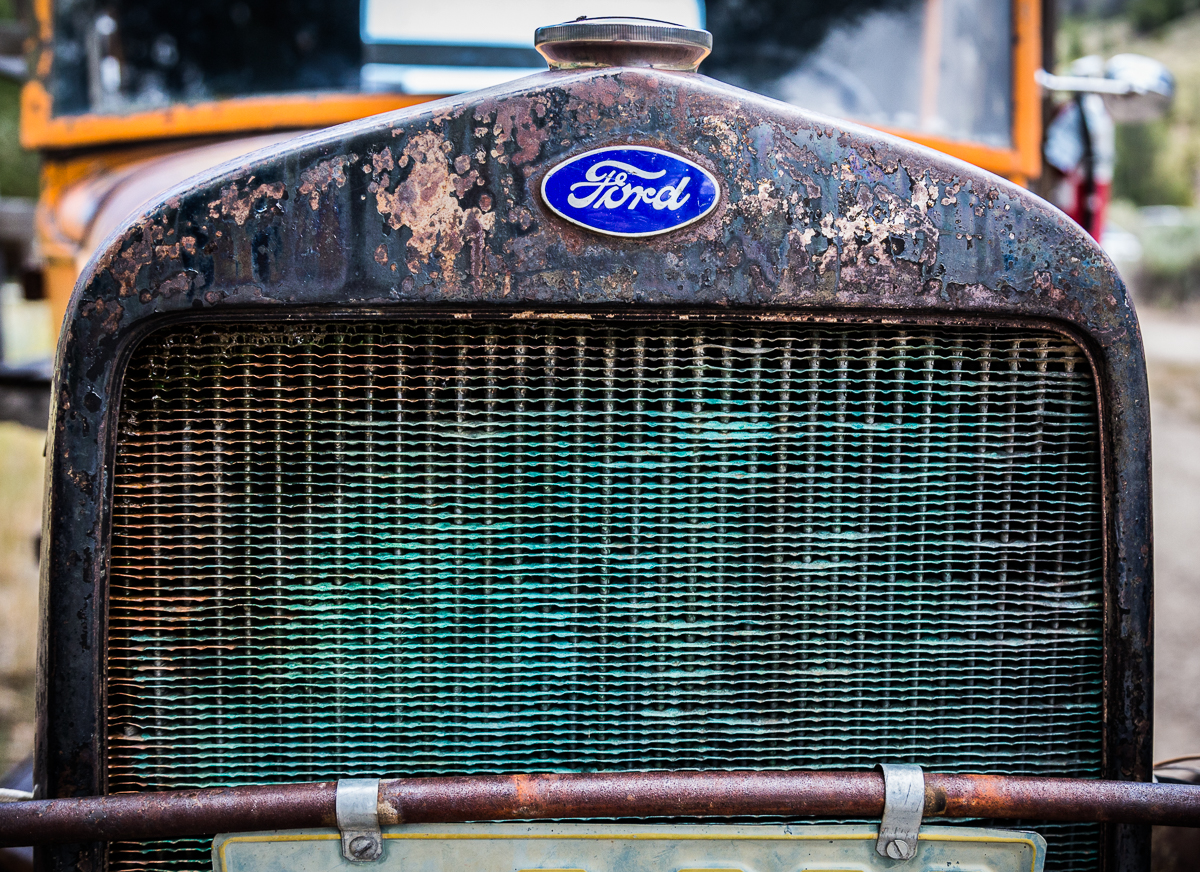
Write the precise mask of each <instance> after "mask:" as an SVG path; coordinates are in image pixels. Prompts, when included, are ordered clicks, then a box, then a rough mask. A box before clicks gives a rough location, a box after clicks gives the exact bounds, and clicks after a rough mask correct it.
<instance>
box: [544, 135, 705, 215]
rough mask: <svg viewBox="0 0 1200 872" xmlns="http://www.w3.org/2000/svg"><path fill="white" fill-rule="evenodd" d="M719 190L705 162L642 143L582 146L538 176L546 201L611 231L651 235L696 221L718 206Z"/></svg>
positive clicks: (565, 211) (557, 211) (557, 210)
mask: <svg viewBox="0 0 1200 872" xmlns="http://www.w3.org/2000/svg"><path fill="white" fill-rule="evenodd" d="M718 191H719V189H718V188H717V180H716V179H715V178H713V176H712V174H711V173H709V172H708V171H707V170H705V169H704V168H703V167H699V166H696V164H694V163H692V162H691V161H690V160H686V159H684V158H682V157H680V156H679V155H677V154H671V153H670V152H669V151H662V150H660V149H657V148H647V147H645V146H640V145H625V146H619V147H615V148H597V149H596V150H594V151H588V152H584V153H583V154H580V155H576V156H575V157H573V158H571V159H570V160H566V161H563V162H562V163H560V164H559V165H558V166H556V167H555V168H554V169H552V170H550V172H548V173H546V178H545V179H543V180H542V198H543V199H544V200H545V201H546V205H547V206H549V207H550V208H551V209H553V210H554V211H555V212H556V213H558V214H559V215H561V216H562V217H563V218H566V219H567V220H568V221H570V222H572V223H574V224H578V225H580V226H581V227H586V228H587V229H588V230H595V231H596V232H597V233H607V234H609V235H610V236H654V235H655V234H656V233H666V232H667V231H668V230H675V229H676V228H678V227H683V226H684V225H685V224H691V223H692V222H693V221H699V220H700V219H701V218H703V217H704V216H705V215H707V214H708V213H709V212H711V211H712V210H713V208H715V207H716V205H717V196H718Z"/></svg>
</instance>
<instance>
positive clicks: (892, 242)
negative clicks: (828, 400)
mask: <svg viewBox="0 0 1200 872" xmlns="http://www.w3.org/2000/svg"><path fill="white" fill-rule="evenodd" d="M617 144H638V145H650V146H654V147H658V148H664V149H667V150H670V151H674V152H677V153H679V154H682V155H684V156H686V157H688V158H689V159H690V160H692V161H695V162H696V163H699V164H700V165H702V166H704V167H706V168H707V169H708V170H709V171H710V172H713V173H714V175H716V176H717V177H718V178H720V179H721V180H722V182H723V184H722V199H721V202H720V203H719V205H718V206H717V208H716V210H714V212H713V213H712V214H711V215H710V216H709V217H708V218H707V219H706V220H704V221H702V222H699V223H697V224H695V225H692V226H689V227H686V228H684V229H681V230H680V231H678V232H675V233H670V234H666V235H664V236H661V237H656V238H651V239H646V240H634V241H630V240H621V239H617V238H612V237H602V236H598V235H596V234H592V233H590V232H588V231H586V230H583V229H581V228H577V227H573V226H571V225H569V224H567V223H566V222H564V221H561V219H558V218H557V217H555V216H553V215H552V214H551V213H550V212H549V210H548V209H546V208H545V206H544V205H543V204H542V202H541V200H540V198H539V196H538V194H537V191H538V187H539V185H540V181H541V177H542V176H543V174H544V173H545V172H547V171H548V170H549V169H550V168H551V167H552V166H553V165H554V164H555V163H556V162H558V161H559V160H561V159H563V158H565V157H567V156H570V155H572V154H575V153H577V152H580V151H584V150H587V149H591V148H595V147H598V146H603V145H617ZM326 306H335V307H338V308H339V309H342V310H361V311H363V312H364V314H366V313H368V312H370V313H376V314H377V313H395V314H397V315H399V314H403V313H404V311H406V310H407V309H408V308H409V307H413V308H418V307H422V308H424V307H434V308H445V307H452V308H455V309H458V310H464V309H478V310H483V311H488V312H497V311H503V312H511V313H517V312H524V311H529V312H537V311H539V310H542V311H544V310H546V309H554V310H556V311H559V312H564V311H570V310H576V311H579V310H583V309H585V308H587V307H591V306H637V307H639V308H644V309H649V310H658V309H661V310H664V311H665V310H668V309H674V308H678V307H684V308H701V309H705V310H710V309H711V310H716V311H726V312H729V313H731V314H732V313H733V312H735V311H736V312H747V311H757V312H762V313H780V314H782V313H789V312H790V313H803V312H806V311H817V310H819V311H824V312H834V313H836V312H839V311H842V312H847V313H852V312H867V311H871V312H878V313H883V317H885V318H886V317H887V316H888V315H889V314H890V315H892V316H896V317H899V316H904V317H905V318H908V317H916V316H918V315H919V316H921V317H923V318H928V319H932V320H940V319H943V318H944V319H946V320H948V321H954V320H955V319H957V318H960V317H963V316H969V317H976V318H983V319H985V320H986V319H989V318H996V319H1003V320H1013V319H1015V320H1033V321H1039V322H1044V321H1050V322H1058V323H1062V324H1064V325H1069V326H1070V327H1072V328H1074V329H1073V331H1072V332H1077V333H1081V334H1083V335H1084V336H1085V337H1087V338H1088V340H1089V343H1090V345H1091V346H1092V348H1090V349H1089V351H1090V353H1091V354H1092V355H1093V358H1094V360H1095V362H1096V369H1097V376H1098V380H1099V383H1100V386H1101V390H1100V405H1101V418H1102V427H1103V432H1104V434H1105V436H1104V439H1105V453H1106V463H1105V464H1104V466H1105V474H1106V481H1105V486H1104V494H1105V503H1106V516H1107V518H1108V524H1109V529H1108V542H1107V549H1106V581H1107V594H1106V623H1107V627H1106V652H1107V654H1106V695H1105V700H1106V713H1105V720H1106V734H1105V737H1104V740H1105V749H1106V764H1105V770H1106V771H1105V774H1106V775H1107V776H1109V777H1113V778H1122V779H1143V780H1144V779H1146V778H1148V777H1149V765H1150V759H1149V749H1150V725H1151V720H1150V716H1151V715H1150V712H1151V700H1152V690H1151V660H1150V644H1151V643H1150V639H1151V637H1150V619H1151V611H1150V609H1151V603H1152V597H1151V588H1150V578H1151V575H1150V572H1151V569H1150V565H1151V564H1150V561H1151V534H1150V499H1149V498H1150V489H1149V411H1148V402H1147V390H1146V377H1145V367H1144V361H1143V357H1142V349H1141V338H1140V335H1139V331H1138V326H1137V320H1136V316H1135V314H1134V311H1133V306H1132V303H1131V301H1130V300H1129V298H1128V295H1127V293H1126V291H1125V288H1124V286H1123V285H1122V283H1121V281H1120V279H1119V278H1118V277H1117V275H1116V273H1115V271H1114V270H1113V268H1112V265H1111V263H1110V262H1109V261H1108V259H1107V258H1106V257H1105V256H1104V254H1103V253H1102V252H1101V251H1100V249H1099V248H1098V247H1097V246H1096V245H1095V244H1094V243H1093V242H1092V241H1091V240H1090V239H1089V238H1088V237H1087V236H1086V235H1085V234H1084V233H1083V232H1082V231H1081V230H1080V229H1079V228H1078V227H1076V226H1075V225H1074V224H1073V223H1072V222H1070V220H1069V219H1067V218H1066V216H1064V215H1062V213H1060V212H1058V211H1057V210H1055V209H1053V208H1052V207H1050V206H1048V205H1047V204H1045V203H1044V202H1042V201H1041V200H1039V199H1037V198H1036V197H1034V196H1032V195H1031V194H1029V193H1027V192H1025V191H1023V190H1022V189H1020V188H1017V187H1015V186H1013V185H1011V184H1009V183H1007V182H1005V181H1004V180H1002V179H999V178H997V177H995V176H991V175H989V174H987V173H984V172H982V171H980V170H978V169H976V168H974V167H971V166H969V165H967V164H964V163H962V162H959V161H956V160H954V159H951V158H948V157H945V156H943V155H939V154H937V153H935V152H932V151H929V150H927V149H923V148H921V147H918V146H914V145H912V144H910V143H906V142H903V141H901V140H898V139H896V138H893V137H889V136H886V135H882V134H879V133H876V132H873V131H869V130H866V129H863V128H858V127H855V126H853V125H847V124H845V123H843V122H835V121H833V120H831V119H826V118H823V117H820V116H816V115H811V114H808V113H805V112H803V111H801V110H798V109H796V108H794V107H791V106H787V105H784V104H781V103H777V102H775V101H771V100H768V99H765V98H761V97H757V96H755V95H752V94H749V93H746V92H744V91H740V90H737V89H735V88H731V87H728V86H725V85H721V84H719V83H716V82H713V81H712V80H709V79H706V78H704V77H701V76H696V75H690V74H680V73H669V72H661V71H654V70H645V69H629V68H622V69H605V70H591V71H574V72H570V71H564V72H551V73H545V74H541V75H538V76H533V77H530V78H527V79H523V80H521V81H519V82H517V83H513V84H511V85H508V86H504V87H501V88H496V89H492V90H490V91H484V92H478V93H474V94H468V95H464V96H462V97H458V98H453V99H448V100H442V101H438V102H435V103H429V104H424V105H422V106H420V107H416V108H413V109H408V110H401V111H399V112H396V113H391V114H386V115H381V116H377V117H375V118H371V119H366V120H363V121H359V122H353V123H351V124H347V125H343V126H341V127H336V128H331V129H329V130H326V131H321V132H319V133H315V134H311V135H309V136H307V137H303V138H301V139H298V140H294V141H292V142H289V143H287V144H285V145H283V146H278V147H275V148H272V149H269V150H266V151H263V152H258V153H256V154H254V155H250V156H247V157H245V158H242V159H239V161H237V162H234V163H231V164H227V165H225V166H224V167H221V168H218V169H217V170H214V171H213V172H212V173H210V174H208V175H207V176H204V177H201V178H198V179H197V180H193V181H192V182H191V183H188V184H186V185H184V186H182V187H180V188H178V189H176V190H175V191H172V192H170V193H168V194H167V195H165V196H164V197H163V198H162V200H161V201H160V202H159V203H157V204H156V205H154V206H153V207H151V208H150V209H148V211H147V212H146V213H145V214H143V215H141V216H138V217H136V218H135V219H133V220H131V221H130V222H129V223H127V224H126V225H125V226H124V227H123V228H121V229H120V230H118V231H117V232H116V233H115V234H114V235H113V236H112V237H111V238H110V240H109V242H108V243H107V244H106V245H105V246H103V247H102V248H101V249H100V250H99V251H98V253H97V255H96V257H95V258H94V259H93V261H92V263H91V264H90V265H89V267H88V269H87V270H86V271H85V273H84V275H83V277H82V279H81V281H80V284H79V286H78V287H77V289H76V293H75V296H74V297H73V300H72V303H71V308H70V311H69V313H68V318H67V324H66V329H64V331H63V334H62V338H61V340H60V346H59V354H58V375H57V380H56V387H55V393H54V397H53V402H54V409H53V419H52V422H51V435H52V440H53V446H52V449H51V452H52V463H51V464H50V465H49V469H48V500H47V508H46V535H45V536H44V537H43V542H44V552H45V553H44V559H43V562H42V566H43V606H42V614H43V621H44V625H43V634H42V645H41V652H40V661H41V667H40V675H41V686H40V688H39V727H38V737H39V740H38V746H39V747H38V755H39V756H38V763H37V779H36V780H37V783H38V784H39V786H40V787H39V789H40V791H41V795H43V796H83V795H88V794H93V793H99V792H101V791H102V787H103V762H102V751H103V748H102V742H103V739H102V737H103V733H104V721H103V718H102V715H101V709H102V693H103V687H102V685H103V674H102V673H103V662H104V661H103V645H104V634H103V626H102V625H103V618H104V611H105V605H104V587H103V584H102V581H103V579H104V578H105V574H106V569H107V561H108V555H107V539H108V534H107V525H108V518H107V515H106V513H107V510H108V503H109V489H110V487H111V474H110V463H111V458H112V450H111V449H112V440H113V438H114V437H113V423H114V421H115V409H114V406H115V398H116V396H117V395H118V392H119V381H120V373H121V369H122V367H123V361H124V359H125V354H126V353H127V351H128V350H129V348H130V347H131V345H132V343H133V342H134V341H135V339H136V337H138V336H140V335H144V333H145V332H146V331H148V330H150V329H152V328H153V327H154V326H155V325H157V324H162V323H165V322H166V321H167V320H171V319H172V318H177V317H180V316H183V315H185V314H190V315H195V316H199V317H211V318H218V319H219V318H223V317H227V316H230V315H234V314H235V313H236V314H237V315H249V314H252V313H255V312H257V313H260V314H261V315H262V316H264V317H271V318H281V317H283V318H286V317H289V314H290V313H295V314H299V313H301V312H303V311H312V310H313V309H314V308H316V309H319V308H321V307H326ZM1110 836H1111V838H1110V844H1109V848H1108V850H1107V862H1106V865H1107V866H1108V868H1110V869H1118V868H1120V869H1134V868H1141V866H1142V865H1143V861H1144V858H1145V857H1147V856H1148V841H1147V838H1146V835H1145V834H1144V833H1142V832H1137V831H1133V830H1129V829H1127V828H1114V829H1113V830H1112V831H1111V833H1110ZM41 864H42V865H41V868H43V869H51V868H53V869H63V870H66V869H67V867H75V868H79V869H84V867H85V866H87V865H88V864H90V866H91V869H98V868H99V866H100V865H102V852H101V851H100V850H99V848H97V847H95V846H92V847H88V846H83V847H79V848H72V849H55V850H54V851H52V852H43V856H42V861H41ZM81 864H82V865H81Z"/></svg>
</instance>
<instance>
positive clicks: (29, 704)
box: [0, 307, 1200, 771]
mask: <svg viewBox="0 0 1200 872" xmlns="http://www.w3.org/2000/svg"><path fill="white" fill-rule="evenodd" d="M1140 316H1141V321H1142V330H1143V336H1144V338H1145V341H1146V349H1147V358H1148V362H1149V370H1150V400H1151V416H1152V422H1153V428H1154V441H1153V452H1154V513H1155V564H1156V591H1155V596H1156V604H1155V620H1156V627H1155V646H1156V655H1155V656H1156V667H1155V732H1154V744H1155V749H1154V750H1155V759H1157V760H1161V759H1164V758H1167V757H1175V756H1180V755H1183V754H1189V753H1200V641H1198V640H1200V552H1198V550H1197V549H1198V547H1200V546H1198V543H1200V312H1197V313H1193V314H1183V313H1179V312H1166V311H1163V310H1156V309H1152V308H1148V307H1143V309H1142V311H1141V312H1140ZM43 442H44V435H43V434H42V433H41V432H38V431H34V430H30V429H28V428H25V427H21V426H19V425H16V424H0V771H2V770H5V769H7V768H8V766H10V765H12V764H15V763H16V762H18V761H19V760H21V759H22V758H23V757H24V756H25V755H27V754H29V753H30V751H31V750H32V747H33V673H34V661H35V640H36V625H37V564H36V560H35V553H34V542H35V538H36V536H37V534H38V530H39V528H40V524H41V491H42V470H43V462H44V461H43V458H42V451H43Z"/></svg>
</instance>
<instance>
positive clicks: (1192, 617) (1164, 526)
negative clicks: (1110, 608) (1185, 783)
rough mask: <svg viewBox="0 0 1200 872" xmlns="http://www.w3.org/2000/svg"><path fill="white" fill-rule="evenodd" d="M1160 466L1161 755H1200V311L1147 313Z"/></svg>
mask: <svg viewBox="0 0 1200 872" xmlns="http://www.w3.org/2000/svg"><path fill="white" fill-rule="evenodd" d="M1138 314H1139V318H1140V320H1141V322H1142V338H1143V340H1144V341H1145V344H1146V359H1147V364H1148V369H1149V373H1150V418H1151V426H1152V428H1153V444H1152V446H1151V450H1152V451H1153V461H1154V564H1155V572H1154V574H1155V590H1154V596H1155V601H1154V620H1155V628H1154V647H1155V668H1154V718H1155V723H1154V757H1155V759H1156V760H1164V759H1166V758H1169V757H1178V756H1182V755H1184V754H1200V550H1198V549H1200V313H1195V312H1193V313H1181V312H1164V311H1162V310H1156V309H1151V308H1149V307H1145V306H1143V307H1142V308H1141V310H1140V311H1139V313H1138Z"/></svg>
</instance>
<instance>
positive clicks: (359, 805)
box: [335, 778, 383, 863]
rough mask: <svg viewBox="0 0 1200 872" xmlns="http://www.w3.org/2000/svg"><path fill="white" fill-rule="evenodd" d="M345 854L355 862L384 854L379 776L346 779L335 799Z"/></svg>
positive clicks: (342, 781) (365, 861)
mask: <svg viewBox="0 0 1200 872" xmlns="http://www.w3.org/2000/svg"><path fill="white" fill-rule="evenodd" d="M335 805H336V808H337V826H338V830H340V831H341V834H342V856H343V857H345V858H346V859H347V860H349V861H350V862H351V863H369V862H371V861H372V860H378V859H379V858H380V857H381V856H382V855H383V832H382V831H381V830H380V829H379V779H378V778H342V779H339V780H338V783H337V794H336V799H335Z"/></svg>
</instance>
